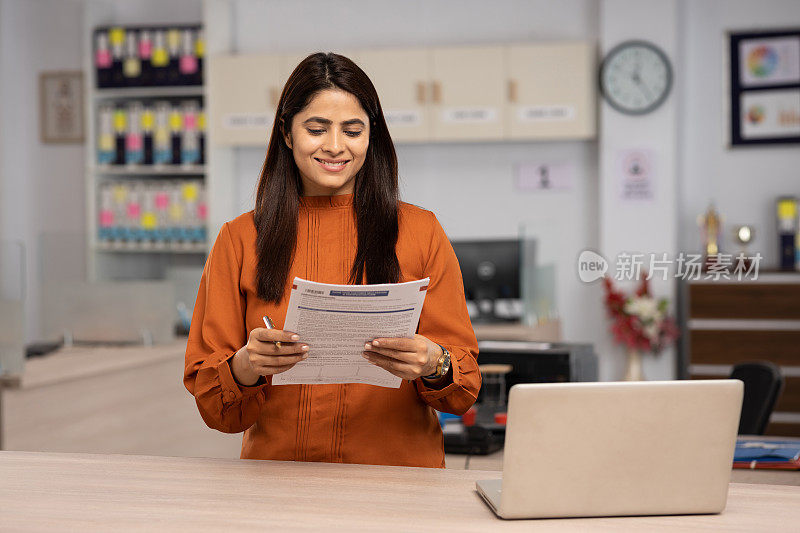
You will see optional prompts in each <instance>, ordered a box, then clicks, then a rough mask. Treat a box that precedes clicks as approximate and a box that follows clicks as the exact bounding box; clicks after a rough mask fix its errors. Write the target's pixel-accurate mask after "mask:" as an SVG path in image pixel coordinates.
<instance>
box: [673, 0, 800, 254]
mask: <svg viewBox="0 0 800 533" xmlns="http://www.w3.org/2000/svg"><path fill="white" fill-rule="evenodd" d="M684 4H685V7H684V9H683V13H682V17H681V26H682V27H683V30H684V31H683V36H684V45H683V47H684V50H686V56H685V59H684V71H683V75H682V76H681V77H680V78H678V81H679V83H680V84H681V85H682V92H683V94H684V95H685V99H684V100H683V103H682V104H683V110H682V113H681V119H682V120H681V129H680V136H679V139H680V145H681V152H682V159H681V162H680V188H681V197H680V206H681V209H680V245H681V248H682V249H685V250H693V251H694V250H699V249H700V246H701V244H700V236H699V235H700V233H699V230H698V228H697V221H696V219H697V215H698V214H700V213H702V212H703V211H705V210H706V208H707V207H708V204H709V203H710V202H712V201H713V202H714V203H715V204H716V206H717V209H718V210H719V211H720V214H721V215H722V216H723V219H724V220H723V222H724V223H725V226H724V227H725V228H726V229H730V228H732V227H733V226H734V225H736V224H752V225H754V226H755V229H756V237H755V241H754V246H753V247H752V248H751V251H755V250H760V251H761V253H762V254H763V255H764V263H763V264H762V266H765V265H766V266H772V267H773V268H774V267H775V265H776V264H777V262H778V243H777V240H778V239H777V236H776V231H777V230H776V222H775V199H776V198H777V197H778V196H780V195H786V194H793V195H798V196H800V148H798V146H797V145H796V144H795V145H787V146H782V147H781V146H773V147H768V148H766V147H753V146H747V147H738V148H728V147H727V142H728V138H729V134H728V129H727V126H726V125H727V117H726V115H725V113H726V105H727V104H726V101H727V98H728V96H727V94H726V92H725V91H726V90H727V89H726V88H727V87H728V76H729V74H728V71H727V66H726V65H727V63H726V57H727V48H726V32H728V31H733V30H752V29H759V28H765V29H769V30H774V29H780V28H791V27H794V28H797V27H800V2H798V1H797V0H769V1H761V2H752V1H750V0H704V1H703V2H695V1H691V0H684ZM731 237H732V230H729V231H726V232H725V234H724V235H723V239H722V243H721V245H722V250H723V251H724V252H728V253H736V252H737V251H738V248H736V245H735V244H734V243H733V241H732V238H731Z"/></svg>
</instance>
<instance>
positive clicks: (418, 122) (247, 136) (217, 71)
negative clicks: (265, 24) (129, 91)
mask: <svg viewBox="0 0 800 533" xmlns="http://www.w3.org/2000/svg"><path fill="white" fill-rule="evenodd" d="M340 53H342V54H344V55H346V56H347V57H349V58H351V59H352V60H353V61H355V62H356V63H358V64H359V65H360V66H361V67H362V68H363V69H364V71H365V72H366V73H367V74H368V75H369V76H370V79H372V82H373V83H374V84H375V88H376V90H377V91H378V95H379V96H380V99H381V106H382V107H383V111H384V116H385V117H386V121H387V124H388V125H389V130H390V131H391V134H392V138H393V139H394V140H395V141H397V142H429V141H434V142H436V141H440V142H453V141H499V140H560V139H579V140H580V139H590V138H593V137H594V136H595V134H596V129H597V127H596V117H595V115H596V109H597V105H596V100H597V89H596V85H597V84H596V81H595V80H596V57H595V55H596V50H595V46H594V45H593V44H590V43H582V42H576V43H538V44H520V45H504V46H450V47H433V48H425V47H420V48H410V49H386V50H366V49H363V50H362V49H359V50H342V51H340ZM304 57H306V54H280V55H277V54H272V55H269V54H264V55H217V56H212V57H211V59H210V66H209V69H208V70H209V73H208V75H209V110H210V127H211V129H212V134H211V135H210V139H211V142H212V143H213V144H214V145H215V146H264V145H265V143H266V141H267V137H268V135H269V132H268V131H269V129H271V127H272V121H273V120H274V113H275V107H276V105H277V101H278V97H279V96H280V91H281V90H282V89H283V85H284V84H285V83H286V79H287V78H288V77H289V75H290V74H291V72H292V70H293V69H294V68H295V67H296V66H297V65H298V64H299V63H300V61H301V60H302V59H303V58H304Z"/></svg>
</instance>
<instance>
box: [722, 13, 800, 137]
mask: <svg viewBox="0 0 800 533" xmlns="http://www.w3.org/2000/svg"><path fill="white" fill-rule="evenodd" d="M729 51H730V78H729V80H730V144H731V146H737V145H752V144H791V143H800V29H797V30H781V31H772V32H763V31H762V32H757V33H756V32H746V33H744V32H743V33H731V34H729Z"/></svg>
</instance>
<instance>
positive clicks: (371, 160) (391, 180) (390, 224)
mask: <svg viewBox="0 0 800 533" xmlns="http://www.w3.org/2000/svg"><path fill="white" fill-rule="evenodd" d="M325 89H341V90H343V91H346V92H348V93H350V94H352V95H353V96H355V97H356V98H357V99H358V101H359V103H360V104H361V107H363V108H364V111H366V113H367V116H368V117H369V123H370V127H369V132H370V136H369V147H368V148H367V154H366V157H365V160H364V165H363V166H362V167H361V169H360V170H359V171H358V173H357V174H356V176H355V186H354V189H353V216H354V217H355V221H356V230H357V232H358V248H357V250H356V256H355V259H354V261H353V266H352V268H351V270H350V280H349V282H350V283H351V284H355V285H359V284H362V283H364V278H365V277H366V283H396V282H397V281H399V279H400V263H399V262H398V261H397V253H396V252H395V246H396V244H397V231H398V221H397V217H398V215H397V213H398V202H399V193H398V189H397V154H396V153H395V151H394V144H392V138H391V137H390V135H389V129H388V128H387V127H386V121H385V120H384V118H383V111H382V110H381V104H380V101H379V100H378V93H377V92H376V91H375V87H374V86H373V85H372V82H371V81H370V79H369V77H367V75H366V74H365V73H364V71H363V70H361V69H360V68H359V67H358V65H356V64H355V63H353V62H352V61H351V60H350V59H348V58H346V57H344V56H340V55H338V54H332V53H327V54H323V53H316V54H311V55H310V56H308V57H307V58H305V59H304V60H303V61H302V62H300V64H299V65H298V66H297V68H295V69H294V72H292V74H291V76H289V79H288V80H287V81H286V85H285V86H284V88H283V92H282V93H281V98H280V101H279V102H278V109H277V111H276V113H275V123H274V124H273V126H272V135H271V136H270V140H269V146H268V148H267V157H266V159H265V160H264V167H263V168H262V170H261V178H260V179H259V182H258V192H257V195H256V207H255V225H256V231H257V234H258V237H257V238H256V250H257V252H258V266H257V269H256V284H257V291H258V296H259V298H261V299H263V300H266V301H268V302H274V303H276V304H278V303H280V301H281V299H282V298H283V293H284V289H285V286H286V278H287V277H288V276H289V270H290V269H291V266H292V261H293V260H294V251H295V246H296V244H297V220H298V218H297V217H298V211H299V206H300V196H301V195H302V192H303V184H302V181H301V179H300V172H299V170H298V169H297V165H296V164H295V162H294V156H293V155H292V151H291V149H290V148H289V147H288V146H286V143H285V142H284V134H285V133H288V132H289V131H291V127H292V119H293V118H294V116H295V115H296V114H297V113H298V112H300V111H301V110H302V109H303V108H305V107H306V106H307V105H308V103H309V102H310V101H311V99H312V98H313V97H314V96H315V95H316V94H317V93H318V92H319V91H322V90H325Z"/></svg>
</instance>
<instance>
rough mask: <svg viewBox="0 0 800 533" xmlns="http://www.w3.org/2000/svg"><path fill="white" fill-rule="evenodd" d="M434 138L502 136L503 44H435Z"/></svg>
mask: <svg viewBox="0 0 800 533" xmlns="http://www.w3.org/2000/svg"><path fill="white" fill-rule="evenodd" d="M431 56H432V74H433V81H432V82H431V89H432V93H433V94H432V99H433V104H432V111H433V127H432V132H433V139H435V140H460V139H466V140H476V141H477V140H495V139H502V138H503V118H504V114H505V111H504V106H505V100H506V94H505V93H506V81H505V80H506V68H505V51H504V49H503V47H502V46H486V47H447V48H433V49H432V52H431Z"/></svg>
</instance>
